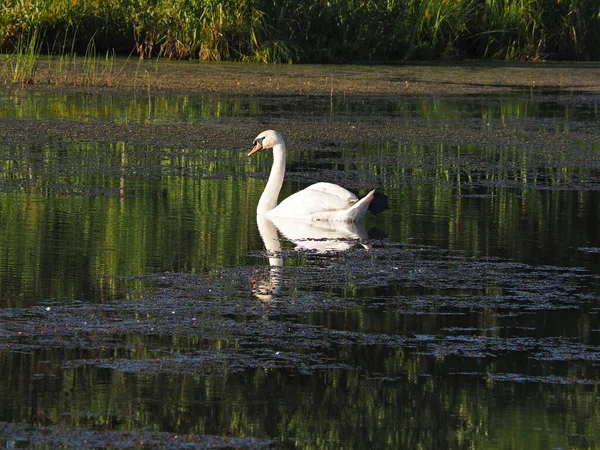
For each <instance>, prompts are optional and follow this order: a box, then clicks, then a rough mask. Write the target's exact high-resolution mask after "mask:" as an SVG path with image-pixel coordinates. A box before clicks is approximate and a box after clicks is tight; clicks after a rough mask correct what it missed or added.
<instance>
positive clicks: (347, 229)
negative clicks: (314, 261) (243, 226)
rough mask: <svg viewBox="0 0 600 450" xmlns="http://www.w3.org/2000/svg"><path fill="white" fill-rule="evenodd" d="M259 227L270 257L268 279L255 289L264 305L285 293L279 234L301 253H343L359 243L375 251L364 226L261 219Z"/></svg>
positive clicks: (257, 221) (277, 218)
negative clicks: (280, 293) (282, 280)
mask: <svg viewBox="0 0 600 450" xmlns="http://www.w3.org/2000/svg"><path fill="white" fill-rule="evenodd" d="M256 224H257V225H258V231H259V233H260V237H261V238H262V240H263V243H264V245H265V249H266V250H267V254H268V256H269V267H270V269H269V272H268V279H266V280H255V282H254V286H253V292H254V295H255V296H256V297H257V298H259V299H260V300H263V301H269V300H272V299H273V298H274V297H275V296H276V295H277V294H278V293H279V292H280V290H281V272H282V268H283V257H282V255H281V243H280V241H279V235H278V231H279V233H281V235H282V236H283V237H284V238H285V239H287V240H289V241H291V242H292V243H294V244H295V245H296V248H295V249H296V250H298V251H310V252H313V253H329V252H343V251H346V250H348V249H350V248H352V247H354V246H355V245H356V244H357V243H360V245H362V246H363V247H364V248H365V249H367V250H368V249H370V248H371V246H370V245H369V244H368V243H367V239H368V235H367V232H366V230H365V227H364V225H363V224H362V223H361V222H358V223H357V222H352V223H349V222H309V221H305V220H301V219H289V218H283V217H270V218H268V217H266V216H262V215H258V216H257V217H256Z"/></svg>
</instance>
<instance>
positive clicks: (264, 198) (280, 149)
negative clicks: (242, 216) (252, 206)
mask: <svg viewBox="0 0 600 450" xmlns="http://www.w3.org/2000/svg"><path fill="white" fill-rule="evenodd" d="M284 176H285V144H284V143H281V144H277V145H275V146H274V147H273V166H272V167H271V174H270V175H269V181H267V185H266V186H265V190H264V191H263V193H262V195H261V196H260V200H259V201H258V206H257V207H256V213H257V214H265V213H266V212H267V211H270V210H272V209H273V208H275V207H276V206H277V198H278V197H279V191H281V186H282V185H283V177H284Z"/></svg>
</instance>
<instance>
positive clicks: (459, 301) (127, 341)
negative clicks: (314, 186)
mask: <svg viewBox="0 0 600 450" xmlns="http://www.w3.org/2000/svg"><path fill="white" fill-rule="evenodd" d="M559 94H560V93H557V92H554V93H548V94H546V95H545V96H540V97H533V98H532V97H528V96H527V95H525V96H523V95H522V93H517V94H513V96H512V97H511V95H509V94H506V93H505V94H502V95H500V96H486V97H483V96H469V97H465V98H462V99H457V98H439V99H435V98H429V99H421V98H413V99H406V100H402V101H398V100H396V101H394V102H387V101H384V100H380V101H379V103H377V101H373V102H368V101H364V100H361V101H357V102H355V101H353V100H352V99H344V98H336V99H334V100H335V102H334V105H333V106H332V105H331V103H330V102H331V99H329V98H327V99H324V98H314V99H307V98H302V97H283V98H281V99H278V101H277V102H275V101H274V100H273V99H272V98H271V99H269V98H260V97H259V98H252V97H246V98H240V99H238V100H231V99H218V98H216V97H199V96H198V97H196V96H186V97H177V96H171V97H169V96H165V97H164V98H161V97H156V98H154V99H151V105H150V110H148V104H147V102H145V101H143V100H141V99H136V98H132V97H129V98H127V97H122V98H120V97H116V96H115V97H110V96H107V97H100V96H99V97H97V98H96V97H92V98H91V99H90V98H89V96H88V97H85V101H84V97H81V98H79V97H77V96H69V95H68V94H65V96H63V97H60V96H59V97H53V94H43V93H27V92H19V93H18V94H15V93H3V94H2V95H3V96H4V100H6V103H7V108H5V109H4V110H3V114H4V116H3V117H2V118H0V120H2V124H3V125H4V126H3V127H2V130H3V131H2V133H4V134H3V140H2V141H1V142H2V143H0V181H1V183H0V302H1V306H2V308H1V309H0V362H1V364H0V376H2V379H3V380H4V382H3V383H2V386H0V442H2V443H3V444H4V445H5V446H14V447H18V446H31V447H40V448H41V447H48V446H66V447H69V446H77V447H80V448H92V447H93V448H97V447H102V446H110V447H114V448H125V447H128V446H131V445H133V444H132V443H135V442H141V441H142V440H143V441H144V442H145V443H146V444H147V445H155V446H163V447H168V448H177V447H179V448H219V447H224V448H231V447H243V448H245V447H287V446H290V445H297V446H302V447H309V448H339V447H343V448H384V447H391V448H416V447H424V448H466V447H475V448H483V447H488V448H489V447H494V446H498V447H507V446H511V445H512V446H513V447H514V448H552V447H567V446H568V447H595V446H597V445H598V442H599V439H600V436H599V435H598V430H600V410H599V407H598V405H597V399H596V396H597V393H596V387H597V383H598V379H597V362H598V358H600V334H599V330H600V323H599V317H598V306H597V303H598V298H599V295H600V278H599V274H600V263H599V261H598V253H599V252H600V250H599V249H600V231H599V230H600V217H599V209H598V205H599V204H600V196H599V195H600V194H599V192H598V191H599V190H600V159H599V156H598V155H599V154H600V139H599V136H600V129H599V128H598V125H597V124H598V121H597V119H598V117H597V111H596V109H595V108H594V107H592V106H590V105H589V104H584V105H580V104H578V105H570V103H569V99H568V96H567V98H563V97H561V96H560V95H559ZM146 100H147V99H146ZM136 102H137V103H136ZM149 111H150V113H151V114H150V115H148V112H149ZM152 111H154V112H155V115H152ZM281 117H285V118H286V120H289V122H290V123H285V122H283V121H282V119H281ZM267 122H269V123H270V122H273V123H274V124H275V125H285V127H286V128H285V130H284V131H285V132H286V137H287V136H289V147H290V152H289V154H288V159H289V169H290V171H289V173H288V178H287V181H286V183H285V185H284V188H283V191H282V196H286V195H289V194H290V193H292V192H295V191H297V190H298V189H300V188H302V187H304V186H306V185H307V184H310V183H313V182H316V181H323V180H326V181H331V182H335V183H339V184H342V185H344V186H345V187H348V188H349V189H351V190H353V191H355V192H358V193H365V192H367V190H368V189H371V188H373V187H377V188H378V189H379V190H382V191H383V192H385V193H386V195H388V197H389V202H390V205H391V209H390V210H389V211H386V212H385V213H384V214H382V215H379V216H377V217H368V218H367V219H366V222H365V223H364V224H358V225H349V224H343V225H342V224H340V225H339V226H337V227H329V228H328V227H325V228H324V227H323V226H320V225H318V226H315V225H314V224H303V223H299V222H297V221H296V222H293V223H290V222H289V221H285V220H276V221H270V220H260V218H259V220H258V223H257V219H256V214H255V208H256V204H257V202H258V198H259V196H260V194H261V192H262V189H263V188H264V183H265V180H266V177H267V174H268V170H269V167H270V159H269V158H263V157H261V155H259V156H257V158H256V159H254V160H251V161H249V160H248V158H247V157H246V153H247V150H248V147H249V146H250V144H251V139H252V137H253V136H255V135H256V131H257V130H260V129H264V128H265V126H264V125H265V123H267ZM165 124H166V125H169V126H165ZM32 130H39V134H36V135H34V134H32V133H31V131H32ZM163 132H164V133H163ZM325 136H326V137H325ZM226 138H229V140H228V139H226ZM366 230H371V231H370V232H369V233H367V232H366ZM257 297H258V298H257ZM149 430H152V431H149Z"/></svg>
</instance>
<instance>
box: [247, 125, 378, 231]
mask: <svg viewBox="0 0 600 450" xmlns="http://www.w3.org/2000/svg"><path fill="white" fill-rule="evenodd" d="M269 148H272V149H273V167H272V168H271V173H270V175H269V181H267V185H266V187H265V190H264V192H263V194H262V195H261V197H260V200H259V202H258V207H257V208H256V213H257V214H258V215H265V216H269V217H288V218H301V219H307V220H324V221H331V222H355V221H359V220H361V219H362V218H363V217H364V215H365V213H366V212H367V209H368V208H369V203H371V200H372V199H373V196H374V195H375V191H374V190H373V191H371V192H369V193H368V194H367V195H366V196H365V197H363V198H362V199H360V200H359V199H358V197H356V195H354V194H353V193H352V192H350V191H348V190H347V189H344V188H343V187H341V186H338V185H337V184H332V183H316V184H313V185H311V186H309V187H307V188H306V189H303V190H301V191H299V192H296V193H295V194H293V195H290V196H289V197H288V198H286V199H285V200H283V201H282V202H281V203H279V204H277V198H278V197H279V191H281V186H282V185H283V179H284V177H285V151H286V147H285V141H284V140H283V137H282V136H281V134H279V133H278V132H277V131H273V130H267V131H263V132H262V133H261V134H259V135H258V136H257V137H256V139H254V148H253V149H252V151H251V152H250V153H248V156H251V155H253V154H254V153H256V152H258V151H260V150H263V149H269Z"/></svg>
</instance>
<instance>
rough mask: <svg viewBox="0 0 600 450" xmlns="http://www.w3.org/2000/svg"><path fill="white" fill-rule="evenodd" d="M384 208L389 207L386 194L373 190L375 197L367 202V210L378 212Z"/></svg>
mask: <svg viewBox="0 0 600 450" xmlns="http://www.w3.org/2000/svg"><path fill="white" fill-rule="evenodd" d="M386 209H390V207H389V206H388V198H387V195H385V194H380V193H379V192H375V197H373V200H371V203H369V211H371V212H372V213H373V214H379V213H380V212H383V211H385V210H386Z"/></svg>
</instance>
